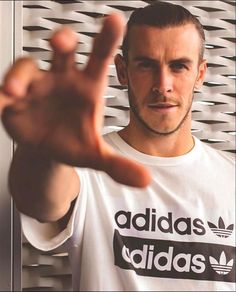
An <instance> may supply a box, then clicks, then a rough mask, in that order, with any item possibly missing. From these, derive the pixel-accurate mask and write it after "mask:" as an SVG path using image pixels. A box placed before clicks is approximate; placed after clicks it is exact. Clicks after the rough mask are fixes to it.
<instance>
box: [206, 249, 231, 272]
mask: <svg viewBox="0 0 236 292" xmlns="http://www.w3.org/2000/svg"><path fill="white" fill-rule="evenodd" d="M209 260H210V264H211V266H212V268H213V270H214V271H216V273H217V274H219V275H227V274H228V273H229V272H230V271H231V270H232V267H233V264H234V260H233V259H231V260H230V261H229V262H228V263H227V260H226V256H225V252H224V251H222V253H221V255H220V260H219V262H218V261H217V260H216V259H215V258H213V257H211V256H210V257H209Z"/></svg>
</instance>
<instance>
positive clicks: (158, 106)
mask: <svg viewBox="0 0 236 292" xmlns="http://www.w3.org/2000/svg"><path fill="white" fill-rule="evenodd" d="M177 107H178V105H177V104H173V103H168V102H158V103H150V104H148V108H150V109H151V110H154V111H157V112H172V111H174V110H176V109H177Z"/></svg>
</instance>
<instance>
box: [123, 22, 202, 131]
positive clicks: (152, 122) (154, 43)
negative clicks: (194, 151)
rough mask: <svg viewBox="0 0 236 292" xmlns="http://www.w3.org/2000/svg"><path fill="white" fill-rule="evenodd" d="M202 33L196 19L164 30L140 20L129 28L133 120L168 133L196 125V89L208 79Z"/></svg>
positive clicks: (137, 123)
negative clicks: (193, 114) (201, 55)
mask: <svg viewBox="0 0 236 292" xmlns="http://www.w3.org/2000/svg"><path fill="white" fill-rule="evenodd" d="M199 52H200V38H199V35H198V33H197V31H196V29H195V27H194V26H193V25H192V24H186V25H183V26H177V27H170V28H165V29H160V28H156V27H151V26H146V25H140V26H134V27H132V28H131V30H130V33H129V51H128V63H127V64H126V78H127V84H128V90H129V101H130V108H131V117H130V118H131V120H130V125H134V124H136V125H142V126H143V127H144V129H145V131H146V130H147V131H149V132H152V133H157V134H161V135H168V134H171V133H173V132H176V131H177V130H178V129H180V128H183V127H184V126H188V127H190V123H191V114H190V113H191V105H192V99H193V91H194V88H197V87H199V86H200V85H201V84H202V82H203V77H204V73H205V70H206V64H205V62H202V63H201V64H200V65H199Z"/></svg>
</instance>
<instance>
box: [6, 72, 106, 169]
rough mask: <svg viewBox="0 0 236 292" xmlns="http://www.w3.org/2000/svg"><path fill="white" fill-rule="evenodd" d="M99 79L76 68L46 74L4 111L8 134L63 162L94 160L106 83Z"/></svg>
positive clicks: (75, 163)
mask: <svg viewBox="0 0 236 292" xmlns="http://www.w3.org/2000/svg"><path fill="white" fill-rule="evenodd" d="M72 71H73V72H72ZM99 79H100V82H98V80H92V79H91V78H89V77H88V76H86V74H85V73H84V72H79V71H77V70H76V69H75V68H73V69H70V70H68V72H63V73H60V74H55V73H52V72H49V73H45V74H44V76H43V77H42V78H41V80H38V81H37V82H34V83H33V84H32V85H31V88H30V90H29V92H28V95H27V97H26V98H24V99H22V100H21V101H18V102H17V103H16V104H14V105H13V106H11V107H10V108H9V109H8V110H6V111H5V114H4V124H5V126H6V128H7V129H8V132H9V133H10V135H11V136H12V137H13V138H14V139H15V140H16V141H17V142H19V143H22V144H29V145H32V146H34V147H36V148H40V149H39V150H41V151H46V152H47V154H49V155H50V156H52V157H53V158H55V159H57V160H60V161H63V162H64V163H67V164H71V165H81V163H82V162H83V161H81V160H86V161H88V160H91V159H92V161H94V159H95V157H94V156H95V154H98V149H99V148H100V147H101V143H102V139H101V138H100V136H99V132H100V130H101V125H102V116H103V113H102V108H103V99H102V94H103V86H101V83H102V82H103V83H105V82H104V80H101V77H100V78H99ZM45 84H47V85H46V86H45ZM104 85H105V84H104ZM96 148H97V149H96Z"/></svg>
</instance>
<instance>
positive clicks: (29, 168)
mask: <svg viewBox="0 0 236 292" xmlns="http://www.w3.org/2000/svg"><path fill="white" fill-rule="evenodd" d="M122 33H123V20H122V18H121V17H120V16H119V15H117V14H114V15H111V16H109V17H108V18H107V19H106V20H105V22H104V26H103V29H102V32H101V33H100V34H99V35H98V36H97V37H96V40H95V43H94V48H93V52H92V54H91V57H90V60H89V62H88V64H87V66H86V68H85V69H84V70H83V71H79V70H78V69H77V68H76V67H75V64H74V50H75V45H76V39H75V37H74V35H73V33H72V31H71V30H69V29H68V28H64V29H61V30H59V31H57V32H56V33H55V34H54V36H53V37H52V40H51V44H52V47H53V50H54V57H53V61H52V68H51V70H50V71H49V72H47V73H41V72H39V70H38V69H37V67H36V66H35V64H34V63H33V61H32V60H30V59H20V60H18V61H17V62H16V64H15V65H14V66H13V67H12V68H11V69H10V70H9V72H8V74H7V75H6V78H5V82H4V85H3V91H2V95H3V96H4V100H11V102H12V104H11V105H10V106H9V105H8V106H7V107H6V108H5V109H4V111H3V123H4V125H5V127H6V129H7V131H8V133H9V134H10V135H11V136H12V137H13V138H14V139H15V140H16V141H17V142H18V144H19V145H18V148H17V150H16V153H15V156H14V159H13V162H12V166H11V170H10V175H9V182H10V190H11V193H12V196H13V198H14V200H15V203H16V205H17V207H18V209H19V210H20V211H21V212H22V213H23V214H25V215H23V214H22V223H23V229H24V232H25V235H26V237H27V238H28V239H29V240H30V242H31V243H32V244H33V245H35V246H36V247H37V248H40V249H43V250H49V249H53V248H55V247H57V246H59V245H61V244H62V243H64V242H66V244H67V247H68V250H69V253H70V257H71V262H72V269H73V287H74V289H75V290H82V291H90V290H96V291H97V290H100V291H111V290H115V291H123V290H127V291H136V290H139V291H149V290H152V291H173V290H178V291H184V290H186V291H214V290H218V291H219V290H220V291H222V290H225V291H234V290H235V276H234V275H235V227H234V220H235V217H234V216H235V207H234V206H235V197H234V186H233V180H234V178H233V171H234V164H233V159H232V158H231V157H230V156H228V155H227V154H226V153H221V152H219V151H216V150H213V149H212V148H210V147H208V146H207V145H205V144H203V143H202V142H200V141H199V140H198V139H197V138H194V137H193V136H192V134H191V105H192V100H193V92H194V90H195V89H198V88H200V86H201V85H202V83H203V80H204V75H205V71H206V61H205V60H204V58H203V51H204V33H203V30H202V26H201V25H200V23H199V22H198V20H197V19H196V18H195V17H193V16H192V15H191V14H190V13H189V12H188V11H187V10H186V9H184V8H183V7H181V6H177V5H173V4H169V3H164V2H156V3H153V4H152V5H149V6H147V7H146V8H143V9H138V10H136V12H135V13H133V14H132V16H131V18H130V20H129V22H128V29H127V32H126V35H125V38H124V41H123V56H120V55H117V56H116V58H115V63H116V68H117V74H118V78H119V81H120V83H121V84H122V85H125V86H127V87H128V95H129V102H130V109H131V111H130V122H129V124H128V126H127V127H125V128H124V129H123V130H121V131H120V132H119V133H115V132H114V133H111V134H108V135H106V136H105V137H104V138H102V137H100V131H101V127H102V110H103V101H102V95H103V93H104V90H105V87H106V82H107V81H106V73H107V67H108V64H109V62H110V60H111V56H112V54H113V52H114V50H115V48H116V47H117V44H118V41H119V38H120V37H121V35H122ZM71 166H77V167H79V168H77V169H74V168H73V167H71ZM221 170H222V171H221ZM219 171H221V178H220V179H218V177H219ZM30 217H32V218H35V219H36V220H35V219H32V218H30ZM38 221H40V222H41V223H39V222H38Z"/></svg>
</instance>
